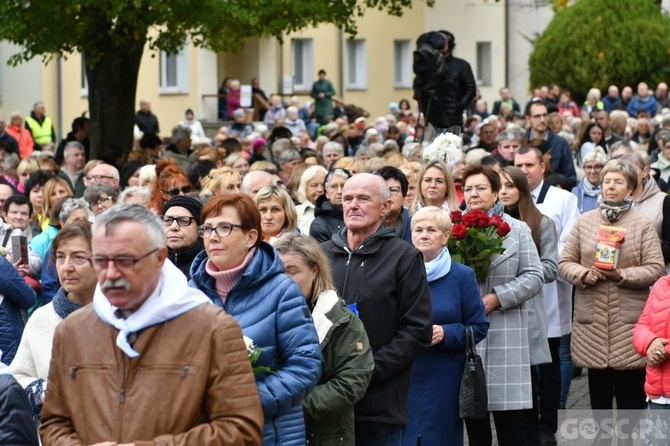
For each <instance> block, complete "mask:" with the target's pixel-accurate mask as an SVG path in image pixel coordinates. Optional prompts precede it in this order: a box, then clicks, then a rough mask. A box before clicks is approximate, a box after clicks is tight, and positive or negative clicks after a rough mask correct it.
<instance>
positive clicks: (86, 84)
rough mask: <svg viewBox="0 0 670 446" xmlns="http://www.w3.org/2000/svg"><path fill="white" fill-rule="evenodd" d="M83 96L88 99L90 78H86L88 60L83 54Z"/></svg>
mask: <svg viewBox="0 0 670 446" xmlns="http://www.w3.org/2000/svg"><path fill="white" fill-rule="evenodd" d="M81 95H82V96H83V97H88V77H87V76H86V60H85V59H84V53H82V54H81Z"/></svg>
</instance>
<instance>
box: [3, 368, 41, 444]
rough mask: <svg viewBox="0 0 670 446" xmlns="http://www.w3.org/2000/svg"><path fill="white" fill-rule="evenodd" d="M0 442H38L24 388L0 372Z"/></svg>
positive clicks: (11, 377) (12, 378) (10, 376)
mask: <svg viewBox="0 0 670 446" xmlns="http://www.w3.org/2000/svg"><path fill="white" fill-rule="evenodd" d="M0 444H6V445H10V444H15V445H22V446H32V445H35V446H37V445H38V444H39V441H38V440H37V428H36V427H35V423H34V422H33V413H32V411H31V410H30V405H29V404H28V398H27V397H26V392H25V390H23V388H22V387H21V386H20V385H19V383H17V382H16V379H14V377H13V376H12V375H3V374H0Z"/></svg>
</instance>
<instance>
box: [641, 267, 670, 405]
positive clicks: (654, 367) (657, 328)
mask: <svg viewBox="0 0 670 446" xmlns="http://www.w3.org/2000/svg"><path fill="white" fill-rule="evenodd" d="M669 320H670V276H665V277H662V278H660V279H659V280H658V281H657V282H656V283H655V284H654V287H653V288H652V290H651V293H650V294H649V299H648V300H647V303H646V304H645V306H644V310H643V311H642V315H641V316H640V319H639V320H638V321H637V323H636V324H635V327H634V328H633V345H634V347H635V350H637V352H638V353H639V354H640V355H642V356H644V357H645V359H646V361H647V376H646V379H645V382H644V391H645V393H646V394H647V407H648V408H649V409H670V361H668V359H669V358H670V355H669V354H668V352H670V345H668V339H669V338H670V325H669V324H668V321H669Z"/></svg>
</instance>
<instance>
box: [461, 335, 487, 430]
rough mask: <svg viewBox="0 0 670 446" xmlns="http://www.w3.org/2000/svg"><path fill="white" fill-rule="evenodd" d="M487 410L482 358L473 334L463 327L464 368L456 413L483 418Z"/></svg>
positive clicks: (466, 416) (463, 416)
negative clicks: (478, 352) (476, 347)
mask: <svg viewBox="0 0 670 446" xmlns="http://www.w3.org/2000/svg"><path fill="white" fill-rule="evenodd" d="M487 412H488V394H487V392H486V376H485V375H484V366H483V365H482V358H481V357H480V356H479V355H478V354H477V350H476V349H475V334H474V331H473V330H472V327H471V326H469V325H468V326H466V327H465V369H464V370H463V378H462V379H461V390H460V392H459V393H458V414H459V415H460V417H461V418H484V417H486V414H487Z"/></svg>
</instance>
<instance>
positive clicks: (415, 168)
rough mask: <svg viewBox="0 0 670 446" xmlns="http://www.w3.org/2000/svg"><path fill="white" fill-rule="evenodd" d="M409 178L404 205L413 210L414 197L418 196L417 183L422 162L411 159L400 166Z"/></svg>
mask: <svg viewBox="0 0 670 446" xmlns="http://www.w3.org/2000/svg"><path fill="white" fill-rule="evenodd" d="M398 169H400V171H401V172H402V173H404V174H405V178H407V196H406V197H405V201H404V202H403V205H404V206H405V207H406V208H407V209H408V210H409V211H410V212H412V211H413V210H414V208H413V207H412V206H413V205H414V199H415V198H416V190H417V184H418V180H419V172H421V163H417V162H414V161H410V162H408V163H405V164H403V165H401V166H400V167H398Z"/></svg>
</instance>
